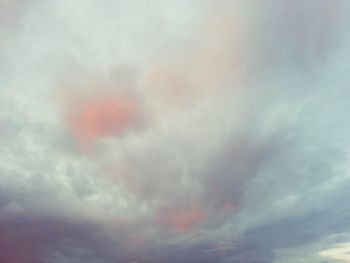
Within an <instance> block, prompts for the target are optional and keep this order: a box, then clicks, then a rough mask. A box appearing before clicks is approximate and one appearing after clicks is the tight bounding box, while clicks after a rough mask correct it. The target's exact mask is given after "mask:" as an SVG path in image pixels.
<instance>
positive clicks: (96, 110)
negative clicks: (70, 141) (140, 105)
mask: <svg viewBox="0 0 350 263" xmlns="http://www.w3.org/2000/svg"><path fill="white" fill-rule="evenodd" d="M74 106H75V105H72V107H74ZM137 115H138V109H137V105H136V103H135V101H133V100H132V99H131V98H130V97H127V96H113V97H108V96H97V97H91V98H88V99H87V100H86V101H85V100H84V101H80V102H77V105H76V109H74V110H73V111H71V112H70V114H69V115H68V117H67V123H68V127H69V129H70V130H71V132H72V133H73V135H74V137H75V138H76V139H77V140H78V142H79V144H80V145H81V146H82V147H83V148H89V147H91V146H93V145H94V144H95V143H96V142H97V140H98V139H100V138H105V137H111V136H118V135H122V134H123V133H124V132H125V131H126V130H127V129H129V128H131V127H133V126H134V125H135V124H136V120H137Z"/></svg>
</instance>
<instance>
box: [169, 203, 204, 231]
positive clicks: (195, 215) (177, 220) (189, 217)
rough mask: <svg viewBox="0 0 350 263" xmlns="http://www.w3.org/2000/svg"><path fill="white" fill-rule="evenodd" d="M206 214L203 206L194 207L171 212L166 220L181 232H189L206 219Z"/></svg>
mask: <svg viewBox="0 0 350 263" xmlns="http://www.w3.org/2000/svg"><path fill="white" fill-rule="evenodd" d="M205 217H206V215H205V212H204V211H203V209H202V208H200V207H193V208H190V209H185V210H179V211H176V212H171V213H169V214H168V215H167V216H166V218H165V222H166V225H168V226H170V227H171V228H172V229H174V230H175V231H177V232H179V233H187V232H189V231H190V230H191V229H192V228H193V227H194V226H195V225H197V224H199V223H200V222H202V221H203V220H204V219H205Z"/></svg>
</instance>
